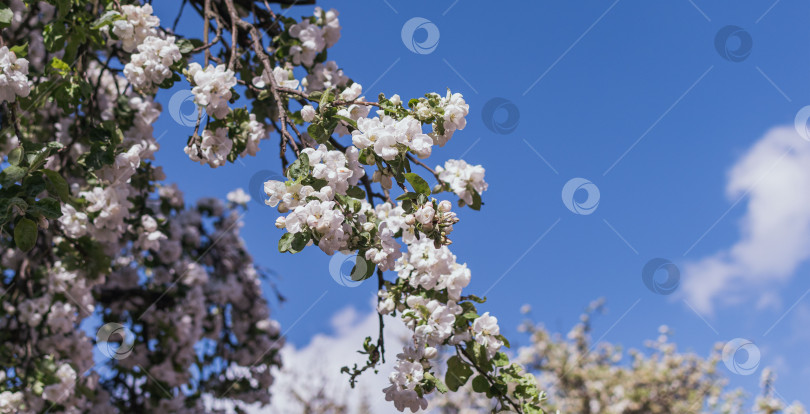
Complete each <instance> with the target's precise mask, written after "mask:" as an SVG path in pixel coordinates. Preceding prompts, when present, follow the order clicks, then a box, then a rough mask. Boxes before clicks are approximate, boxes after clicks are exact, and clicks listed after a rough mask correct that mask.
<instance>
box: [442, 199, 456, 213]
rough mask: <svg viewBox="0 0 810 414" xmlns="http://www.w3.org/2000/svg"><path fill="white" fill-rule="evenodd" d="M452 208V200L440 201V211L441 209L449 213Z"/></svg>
mask: <svg viewBox="0 0 810 414" xmlns="http://www.w3.org/2000/svg"><path fill="white" fill-rule="evenodd" d="M451 208H453V205H452V204H450V201H448V200H442V201H441V202H440V203H439V211H441V212H442V213H447V212H448V211H450V209H451Z"/></svg>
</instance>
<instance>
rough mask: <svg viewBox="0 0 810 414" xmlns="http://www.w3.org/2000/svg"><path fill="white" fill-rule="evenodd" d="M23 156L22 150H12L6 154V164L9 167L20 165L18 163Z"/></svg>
mask: <svg viewBox="0 0 810 414" xmlns="http://www.w3.org/2000/svg"><path fill="white" fill-rule="evenodd" d="M22 156H23V148H22V147H17V148H14V149H13V150H12V151H11V152H10V153H8V163H9V164H11V165H16V166H19V165H20V161H21V160H22Z"/></svg>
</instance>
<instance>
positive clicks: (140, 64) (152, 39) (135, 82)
mask: <svg viewBox="0 0 810 414" xmlns="http://www.w3.org/2000/svg"><path fill="white" fill-rule="evenodd" d="M137 49H138V53H135V54H133V55H132V57H131V60H130V61H129V63H127V64H126V66H124V76H126V77H127V80H128V81H129V82H130V83H132V86H133V87H134V88H135V89H137V90H139V91H143V92H145V93H152V92H154V91H156V89H157V86H158V85H160V84H161V83H163V81H165V80H167V79H169V78H171V77H172V75H173V74H174V71H173V70H172V66H174V64H175V63H176V62H179V61H180V59H182V58H183V55H182V54H180V48H179V47H178V46H177V44H176V43H175V41H174V36H168V37H166V38H165V39H161V38H159V37H156V36H149V37H147V38H145V39H144V40H143V43H141V44H139V45H138V47H137Z"/></svg>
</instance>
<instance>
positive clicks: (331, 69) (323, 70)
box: [301, 60, 349, 92]
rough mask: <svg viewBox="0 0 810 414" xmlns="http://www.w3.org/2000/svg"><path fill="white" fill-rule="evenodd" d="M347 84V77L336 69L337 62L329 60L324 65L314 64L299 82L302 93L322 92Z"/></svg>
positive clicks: (341, 70)
mask: <svg viewBox="0 0 810 414" xmlns="http://www.w3.org/2000/svg"><path fill="white" fill-rule="evenodd" d="M348 82H349V77H348V76H346V75H344V74H343V69H340V68H338V65H337V62H335V61H334V60H330V61H328V62H326V63H316V64H315V66H314V67H313V68H312V69H310V70H309V74H308V75H307V76H306V77H305V78H304V80H303V81H301V84H302V85H303V86H304V91H306V92H312V91H323V90H328V89H332V88H341V87H343V86H345V85H346V84H347V83H348Z"/></svg>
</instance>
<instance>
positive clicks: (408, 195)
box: [397, 191, 419, 201]
mask: <svg viewBox="0 0 810 414" xmlns="http://www.w3.org/2000/svg"><path fill="white" fill-rule="evenodd" d="M416 197H419V194H418V193H413V192H410V191H408V192H407V193H405V194H402V195H400V196H399V197H397V201H400V200H416Z"/></svg>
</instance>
